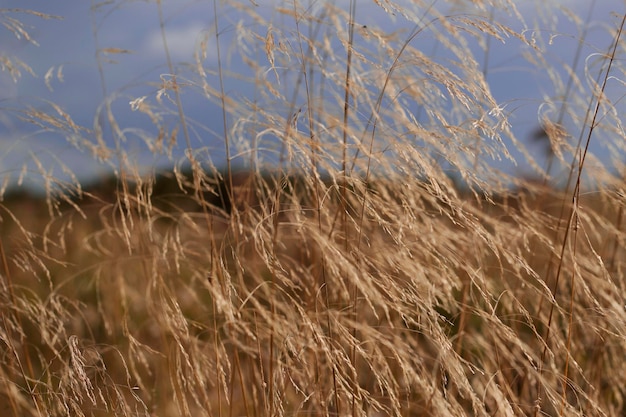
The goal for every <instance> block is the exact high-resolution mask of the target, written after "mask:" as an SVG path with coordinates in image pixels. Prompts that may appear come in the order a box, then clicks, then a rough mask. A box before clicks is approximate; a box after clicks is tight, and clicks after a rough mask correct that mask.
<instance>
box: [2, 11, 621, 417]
mask: <svg viewBox="0 0 626 417" xmlns="http://www.w3.org/2000/svg"><path fill="white" fill-rule="evenodd" d="M468 3H469V2H468ZM377 4H378V5H379V6H380V8H378V9H376V10H377V13H380V14H381V16H384V15H385V14H386V13H389V14H396V15H404V16H407V19H412V20H413V21H414V23H415V27H414V29H413V30H412V31H410V32H408V33H407V32H403V31H398V32H391V33H389V32H386V31H384V30H383V29H381V28H379V27H375V26H373V25H370V24H367V25H364V24H362V23H360V22H358V21H357V16H359V14H358V10H359V7H365V6H362V5H361V3H357V2H356V1H351V2H349V4H348V5H347V6H346V7H341V5H343V3H341V5H334V4H333V2H325V3H315V4H309V3H306V2H303V3H301V2H298V1H293V2H283V3H280V6H277V7H276V8H275V9H274V10H275V13H276V14H277V15H279V16H280V18H275V19H273V20H270V19H269V18H268V17H267V14H265V13H264V12H263V10H265V9H263V8H262V7H254V6H253V3H250V2H241V3H236V4H234V5H232V6H226V5H222V4H220V3H219V2H217V1H215V2H214V3H213V6H214V13H215V19H214V20H213V21H212V22H211V23H210V24H211V25H212V30H213V32H211V31H208V32H207V33H208V34H209V35H207V37H206V38H204V39H203V40H202V42H200V44H199V47H198V51H197V55H196V62H195V64H194V65H176V63H175V62H172V60H171V59H170V58H169V53H168V62H167V67H168V72H169V74H168V75H167V76H163V77H162V79H161V80H159V83H160V84H159V88H158V90H156V91H155V92H154V94H152V95H147V96H141V97H134V98H133V100H132V101H131V105H130V106H129V111H130V110H131V109H132V110H136V111H139V112H141V113H143V114H145V115H146V116H147V117H149V118H150V120H151V121H152V122H153V123H154V132H152V133H150V132H143V134H142V137H143V139H144V140H145V141H146V143H147V144H148V145H149V147H150V149H152V150H154V152H155V153H158V152H163V153H166V154H167V153H168V152H172V150H173V149H175V148H177V146H178V148H177V149H180V148H182V149H184V155H185V156H184V158H182V159H180V160H176V161H173V166H174V168H173V169H172V170H171V171H170V172H167V173H164V174H163V175H162V176H157V175H149V174H146V173H145V172H144V171H142V170H141V169H140V167H139V166H137V164H136V163H135V162H133V161H132V159H131V157H130V156H129V154H128V153H127V152H126V150H125V148H124V139H126V136H127V132H128V130H127V127H125V126H119V125H117V122H116V120H117V117H116V116H117V115H116V114H115V111H114V107H113V106H111V101H110V100H109V99H108V98H107V99H106V100H105V101H104V103H105V104H103V106H102V107H101V109H100V111H101V112H102V116H104V117H97V118H96V120H98V122H96V126H95V128H94V129H84V128H82V127H78V126H76V125H75V123H74V122H73V121H72V119H71V116H70V115H68V114H65V113H64V112H62V110H61V109H60V108H59V109H57V110H56V111H55V112H50V113H42V112H40V111H38V112H35V111H34V110H28V109H27V110H24V111H23V112H22V111H21V110H20V111H18V113H17V115H20V116H22V117H28V118H30V120H32V121H33V122H34V123H37V124H38V125H39V126H42V127H45V128H46V129H50V130H54V131H57V132H64V133H65V134H67V137H68V140H70V141H71V143H73V144H75V145H76V146H77V147H80V148H82V149H89V150H91V151H92V152H93V154H94V157H99V158H101V159H103V160H105V161H106V162H107V163H109V164H110V165H111V166H113V167H115V169H116V173H115V176H114V177H113V180H112V182H110V183H109V184H106V185H102V186H99V187H96V186H92V187H90V186H88V185H87V184H81V182H80V179H78V178H76V179H74V180H73V181H69V182H64V181H63V180H61V179H59V178H55V177H54V176H50V175H45V173H46V170H45V169H44V168H42V169H41V172H43V173H44V175H43V176H42V179H43V184H44V185H45V187H46V197H45V198H41V199H34V198H26V197H23V196H22V197H20V196H19V195H18V194H14V196H13V197H11V193H10V192H5V193H4V200H3V202H2V205H1V206H0V208H1V209H2V210H1V211H0V216H1V221H2V223H1V227H2V235H1V239H0V255H1V258H0V259H1V260H2V269H1V276H2V280H1V281H0V282H1V285H2V291H1V292H0V297H1V298H0V300H1V302H0V308H1V309H2V311H1V314H2V321H1V326H0V340H2V343H3V345H4V347H5V349H4V352H5V354H4V355H3V356H2V359H1V360H0V365H1V367H0V372H1V375H2V381H3V382H2V384H1V385H0V393H1V395H0V407H1V409H2V410H3V414H4V415H13V416H24V415H33V416H43V415H72V416H73V415H85V416H90V415H94V416H95V415H98V416H99V415H102V416H109V415H116V416H117V415H121V416H126V415H129V416H130V415H133V416H134V415H155V416H156V415H158V416H170V415H171V416H201V415H207V416H234V415H250V416H295V415H321V416H332V415H341V416H345V415H353V416H387V415H389V416H421V415H424V416H433V415H434V416H450V415H452V416H456V415H459V416H460V415H498V416H500V415H502V416H504V415H506V416H508V415H520V416H526V415H567V416H569V415H581V416H582V415H585V416H588V415H607V416H620V415H623V414H624V413H625V412H626V405H625V404H624V395H626V388H625V386H626V384H625V382H626V381H625V380H624V376H623V375H626V361H624V357H626V306H625V298H624V297H625V294H626V288H625V284H624V279H623V274H624V272H623V269H624V260H625V259H626V258H625V255H626V254H625V253H624V239H625V235H624V232H623V230H622V229H623V225H622V222H623V220H622V218H623V213H622V211H623V208H624V204H623V203H624V192H625V191H624V189H623V177H622V174H621V164H622V163H621V162H620V161H614V163H615V166H610V165H609V162H604V161H602V163H600V162H599V161H598V160H597V159H594V156H593V155H592V154H591V149H592V148H591V147H590V146H589V145H590V144H591V143H593V142H595V141H601V143H602V145H603V146H606V147H607V148H609V149H611V150H612V151H613V152H614V153H613V154H614V155H621V154H620V153H618V152H622V148H623V143H624V139H625V137H624V133H623V131H622V119H621V115H622V113H620V111H619V97H621V96H618V100H615V99H614V98H613V97H614V94H615V90H616V89H618V88H622V85H621V84H620V83H619V81H621V80H622V79H623V73H624V67H623V64H622V62H621V58H620V57H622V56H623V54H624V50H623V49H624V46H623V45H624V42H623V41H622V38H623V35H622V29H623V25H624V20H623V18H622V17H620V18H619V19H616V20H614V23H615V25H614V26H612V27H610V28H609V29H608V30H609V31H610V33H611V36H612V39H613V44H612V45H611V47H610V48H608V49H606V50H602V51H601V54H600V55H599V56H594V57H593V59H594V60H595V61H593V62H592V57H589V59H588V60H587V61H586V62H585V66H586V67H585V68H586V72H585V74H584V75H585V77H586V78H584V79H581V78H579V76H578V75H577V73H576V71H572V72H569V73H568V72H567V71H565V72H563V71H561V69H560V68H551V67H549V66H548V67H545V66H547V65H548V64H547V61H546V60H545V54H547V53H548V52H547V51H548V49H547V47H546V45H544V44H543V43H542V42H541V37H539V36H538V35H537V34H536V32H532V31H530V29H528V30H527V29H526V27H524V26H523V24H521V23H519V22H518V20H519V19H521V14H520V13H519V12H518V11H517V10H516V9H515V4H514V3H513V2H509V1H501V2H494V3H493V4H491V3H487V2H481V1H474V2H472V4H471V5H469V4H467V5H464V6H463V7H466V9H463V8H461V9H457V11H456V12H454V13H451V14H444V13H443V12H442V11H441V10H442V9H440V8H438V7H437V8H436V7H433V6H432V5H430V4H421V3H420V2H415V4H412V5H411V6H410V7H408V6H403V5H402V3H400V4H399V5H395V4H392V3H388V2H377ZM96 6H98V7H96ZM120 6H122V4H121V5H120ZM103 7H106V5H104V4H101V5H95V4H94V9H93V11H92V13H93V14H94V16H98V13H101V12H102V10H101V9H102V8H103ZM145 7H146V8H149V7H155V8H157V9H158V12H159V14H158V16H159V19H160V22H159V24H160V25H161V27H162V28H163V30H164V32H163V33H164V38H165V42H164V48H165V51H166V52H167V51H168V47H167V38H166V36H165V33H166V32H165V27H166V25H167V23H166V19H164V17H163V14H162V9H161V7H162V5H161V2H160V1H157V2H156V4H154V5H152V4H146V5H145ZM226 7H233V8H236V9H238V10H239V13H240V15H241V16H242V17H241V19H242V21H243V22H244V23H245V24H244V23H242V24H241V25H238V26H236V30H237V36H236V37H235V38H233V42H234V43H233V44H225V41H224V38H223V35H224V33H225V32H223V30H222V29H220V28H222V27H223V26H222V21H220V19H219V17H218V16H220V14H219V13H220V11H221V8H226ZM368 7H370V6H369V5H368ZM459 7H461V6H459ZM3 16H5V15H3ZM625 16H626V15H625ZM505 17H506V19H507V21H508V20H511V22H513V23H511V24H509V25H505V24H504V23H501V22H499V19H505ZM277 22H281V24H280V25H279V23H277ZM520 24H521V25H522V26H521V27H522V29H519V30H516V29H514V27H517V26H519V25H520ZM578 24H579V25H580V28H584V27H586V25H589V24H590V22H583V21H580V22H578ZM94 28H96V29H97V25H94ZM13 30H18V32H19V27H17V29H16V27H13ZM581 33H583V34H584V33H586V32H585V31H584V30H583V31H582V32H581ZM94 34H95V36H96V37H97V36H98V33H97V30H95V31H94ZM426 36H428V37H430V38H432V39H434V40H435V41H436V44H437V48H439V52H433V53H432V55H429V54H428V53H427V52H426V51H425V50H424V49H423V48H421V47H418V45H419V42H420V40H421V38H422V37H426ZM487 39H491V40H490V41H487ZM498 41H507V42H509V43H512V44H514V45H518V46H519V47H520V48H521V50H522V51H524V53H525V54H526V57H527V59H528V60H529V62H531V63H532V64H533V65H535V66H536V67H535V69H536V70H537V71H546V73H547V74H549V77H550V78H551V79H552V81H553V83H554V86H555V87H554V88H555V91H556V95H559V94H563V95H564V96H563V97H561V98H560V99H554V100H546V102H545V103H543V104H542V106H540V113H539V115H540V117H539V120H540V121H541V123H542V124H543V125H542V126H541V129H542V130H541V131H540V132H539V134H538V136H537V137H538V138H539V139H540V140H543V141H546V142H549V143H548V148H549V158H547V159H546V160H544V159H543V158H541V156H540V155H536V154H533V152H532V147H530V146H527V143H525V142H524V140H523V138H518V137H517V136H516V133H515V129H514V123H515V117H514V116H515V111H509V109H508V107H507V105H508V104H510V103H502V102H499V101H498V100H497V99H496V98H495V97H494V96H493V95H492V93H491V91H490V86H489V83H488V80H489V78H488V74H489V73H490V71H491V70H492V69H491V68H490V67H489V59H487V58H485V57H486V56H488V55H489V53H490V48H492V47H493V46H492V45H493V43H494V42H498ZM579 41H580V42H584V41H586V38H582V39H579ZM218 46H219V48H220V49H219V51H221V52H220V53H218V54H217V61H216V62H215V63H210V64H207V62H206V61H205V59H204V58H203V57H204V56H205V55H206V54H207V50H208V48H217V47H218ZM481 46H482V47H483V49H482V50H481V49H480V47H481ZM98 48H106V46H98ZM225 50H229V54H234V55H237V56H238V58H239V59H241V61H242V62H245V63H246V64H247V65H248V68H247V69H246V70H245V71H244V70H242V71H241V73H233V72H232V69H231V68H230V67H228V65H227V60H226V59H225V57H224V56H225V55H223V54H222V51H225ZM259 51H261V52H259ZM475 51H482V54H483V55H480V54H478V53H477V52H475ZM109 52H111V51H109ZM479 55H480V56H479ZM576 59H580V58H576ZM565 65H566V66H571V67H573V68H576V67H577V66H580V65H582V63H581V62H575V63H567V64H565ZM16 68H17V67H16V66H15V65H13V66H12V67H10V68H8V69H9V70H10V71H11V74H12V75H13V76H15V71H16ZM105 68H106V67H105V66H104V65H102V63H101V65H100V71H101V74H104V71H105V70H106V69H105ZM598 69H600V71H598V74H599V75H597V76H596V74H595V73H593V72H594V71H596V70H598ZM564 73H565V74H567V77H569V78H567V79H566V80H562V79H561V77H562V74H564ZM233 79H237V80H239V82H241V83H248V84H249V85H251V86H253V87H254V92H253V94H252V95H251V96H249V97H248V96H238V95H237V94H229V93H228V92H226V91H227V89H226V86H228V85H230V84H228V83H229V82H232V80H233ZM101 80H102V87H103V88H102V89H103V92H105V93H107V94H108V88H107V85H106V80H105V77H102V78H101ZM616 81H617V82H616ZM608 85H610V87H608ZM563 86H565V87H563ZM609 88H612V89H613V90H612V91H609ZM188 90H191V91H193V92H195V93H199V94H203V95H204V97H205V98H206V102H207V107H210V106H211V105H217V107H218V108H219V109H220V111H221V112H222V116H221V120H222V123H223V125H224V131H225V132H226V134H225V135H224V153H225V154H226V155H227V157H228V164H225V167H224V168H225V169H223V170H222V169H220V167H218V166H216V165H214V163H213V161H212V160H211V148H209V147H208V146H205V145H204V144H200V145H197V146H196V144H197V143H198V137H197V136H196V135H197V134H198V132H199V131H201V130H202V127H201V125H200V124H199V123H198V122H197V121H196V120H192V119H190V118H188V117H187V113H186V108H185V103H186V102H185V93H186V92H187V91H188ZM563 103H567V106H565V104H563ZM53 109H55V108H54V107H53ZM559 109H565V110H563V112H560V113H556V114H557V115H558V116H557V117H556V118H555V119H552V118H551V116H552V115H553V114H554V113H553V112H552V111H553V110H556V111H558V110H559ZM172 118H174V119H175V120H176V124H175V125H173V124H172V123H171V121H172ZM104 121H106V123H107V125H106V126H105V125H103V124H104ZM210 128H211V127H209V128H207V130H209V129H210ZM107 130H110V131H111V132H112V135H113V136H114V139H115V140H114V141H113V143H114V145H113V146H111V145H109V143H111V142H110V141H107V139H106V138H105V133H104V132H106V131H107ZM578 137H580V138H581V139H580V140H579V142H578V144H577V143H576V141H577V139H578ZM79 139H80V140H79ZM168 143H169V144H168ZM179 144H182V145H179ZM172 155H173V154H172ZM172 158H173V157H172ZM497 159H504V160H508V161H510V163H511V164H513V163H517V162H519V163H522V162H524V163H528V164H529V166H531V168H532V169H534V170H535V171H534V172H535V173H536V175H535V176H533V177H531V176H530V175H527V176H523V175H522V176H520V175H515V174H514V173H511V172H510V171H506V170H500V169H499V168H498V166H501V165H500V164H499V163H497V162H494V160H497ZM543 163H546V168H545V169H544V168H542V164H543ZM238 164H241V165H243V166H245V169H243V170H241V171H238V170H237V169H236V167H237V165H238ZM563 172H564V173H565V174H563ZM26 175H29V176H36V175H37V174H36V173H27V174H26ZM563 183H564V184H563Z"/></svg>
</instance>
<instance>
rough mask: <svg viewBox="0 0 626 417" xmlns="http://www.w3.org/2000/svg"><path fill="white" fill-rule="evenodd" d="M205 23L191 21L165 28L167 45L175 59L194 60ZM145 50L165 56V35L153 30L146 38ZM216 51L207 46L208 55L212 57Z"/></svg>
mask: <svg viewBox="0 0 626 417" xmlns="http://www.w3.org/2000/svg"><path fill="white" fill-rule="evenodd" d="M204 30H206V28H205V27H204V25H202V24H201V23H199V22H190V23H189V24H188V25H186V26H184V27H170V28H166V29H165V36H166V39H167V46H168V48H169V52H170V55H171V57H172V59H173V60H175V61H192V60H193V59H194V53H195V51H196V50H197V49H198V48H199V45H200V42H201V40H202V39H203V38H204V34H203V31H204ZM144 45H145V47H144V51H145V53H147V54H149V55H151V56H159V57H161V56H163V55H164V54H165V51H164V46H163V36H162V34H161V31H160V30H155V31H153V32H151V33H150V34H149V35H148V36H147V37H146V39H145V40H144ZM214 53H215V52H214V51H212V50H211V48H210V46H209V47H207V57H208V59H211V58H212V57H213V55H214Z"/></svg>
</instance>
